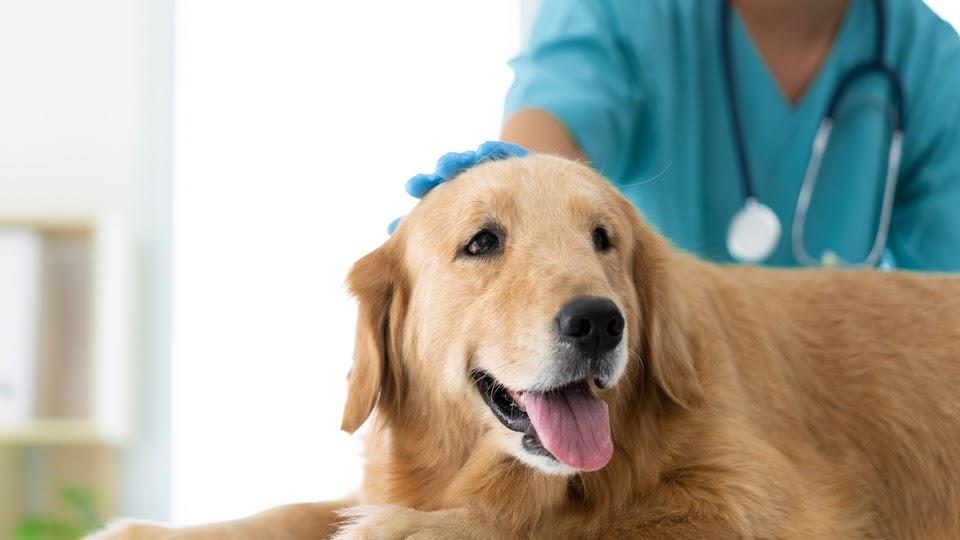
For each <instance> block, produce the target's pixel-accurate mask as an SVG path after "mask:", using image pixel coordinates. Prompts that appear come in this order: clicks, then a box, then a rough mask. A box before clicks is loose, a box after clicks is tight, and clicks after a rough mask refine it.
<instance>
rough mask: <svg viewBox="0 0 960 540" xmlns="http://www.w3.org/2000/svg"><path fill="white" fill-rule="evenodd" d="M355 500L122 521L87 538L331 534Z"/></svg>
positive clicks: (239, 539) (222, 539) (211, 539)
mask: <svg viewBox="0 0 960 540" xmlns="http://www.w3.org/2000/svg"><path fill="white" fill-rule="evenodd" d="M352 504H354V503H353V501H337V502H324V503H302V504H291V505H287V506H280V507H277V508H272V509H270V510H267V511H265V512H261V513H259V514H256V515H253V516H250V517H247V518H243V519H238V520H234V521H225V522H222V523H211V524H209V525H198V526H195V527H183V528H172V527H167V526H164V525H160V524H155V523H146V522H139V521H120V522H117V523H114V524H111V525H110V526H109V527H107V528H106V529H104V530H103V531H100V532H98V533H94V534H93V535H91V536H89V537H87V540H247V539H249V540H257V539H262V538H271V539H278V540H279V539H285V538H290V539H294V538H329V537H330V536H331V535H332V534H333V533H334V531H336V528H337V523H338V521H339V520H340V518H339V517H338V515H337V512H338V511H340V510H342V509H344V508H346V507H348V506H350V505H352Z"/></svg>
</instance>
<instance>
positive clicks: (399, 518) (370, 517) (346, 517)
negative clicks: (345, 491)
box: [333, 506, 478, 540]
mask: <svg viewBox="0 0 960 540" xmlns="http://www.w3.org/2000/svg"><path fill="white" fill-rule="evenodd" d="M340 517H341V525H340V528H339V530H338V531H337V534H336V535H334V537H333V540H400V539H414V540H448V539H450V540H452V539H455V538H456V539H463V538H478V535H477V531H475V530H471V527H470V526H469V525H468V523H466V522H464V521H459V522H458V521H457V520H456V517H455V516H454V515H451V514H450V513H449V512H444V511H439V512H420V511H418V510H412V509H410V508H404V507H402V506H354V507H352V508H348V509H346V510H343V511H341V512H340Z"/></svg>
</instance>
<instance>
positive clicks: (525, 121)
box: [500, 109, 587, 162]
mask: <svg viewBox="0 0 960 540" xmlns="http://www.w3.org/2000/svg"><path fill="white" fill-rule="evenodd" d="M500 140H502V141H506V142H511V143H514V144H519V145H520V146H522V147H524V148H526V149H527V150H530V151H532V152H540V153H544V154H553V155H556V156H562V157H565V158H567V159H572V160H576V161H582V162H586V161H587V157H586V156H585V155H584V154H583V150H581V149H580V145H579V144H577V141H575V140H574V139H573V136H572V135H570V132H569V131H568V130H567V126H565V125H563V122H561V121H560V120H559V119H557V117H556V116H554V115H553V114H551V113H549V112H547V111H545V110H543V109H523V110H520V111H517V112H515V113H514V114H512V115H510V117H509V118H507V121H506V122H504V124H503V129H502V131H501V132H500Z"/></svg>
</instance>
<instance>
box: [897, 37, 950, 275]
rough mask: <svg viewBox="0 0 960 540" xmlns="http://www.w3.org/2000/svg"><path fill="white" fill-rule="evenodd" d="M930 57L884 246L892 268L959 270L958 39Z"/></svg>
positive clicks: (913, 111) (908, 132)
mask: <svg viewBox="0 0 960 540" xmlns="http://www.w3.org/2000/svg"><path fill="white" fill-rule="evenodd" d="M949 37H950V39H951V40H953V43H951V45H952V47H944V49H947V50H950V51H951V54H947V55H944V56H941V57H940V58H937V59H936V61H935V62H934V65H935V66H936V72H937V73H938V75H937V76H936V77H934V79H933V80H930V81H929V82H925V83H924V85H923V86H922V87H921V88H922V90H920V93H919V94H918V95H917V96H916V97H915V99H914V100H913V101H912V103H913V104H914V106H913V107H908V114H911V116H910V118H909V124H908V125H907V130H906V132H905V134H904V144H905V147H904V157H905V161H904V168H903V170H902V172H901V181H900V185H899V186H898V187H897V195H896V199H895V203H894V209H893V216H892V220H891V224H890V237H889V241H888V244H887V246H888V249H889V251H890V253H891V255H893V259H894V263H895V265H896V267H898V268H902V269H907V270H924V271H953V272H955V271H960V99H958V97H957V96H960V42H958V41H957V37H956V34H950V36H949Z"/></svg>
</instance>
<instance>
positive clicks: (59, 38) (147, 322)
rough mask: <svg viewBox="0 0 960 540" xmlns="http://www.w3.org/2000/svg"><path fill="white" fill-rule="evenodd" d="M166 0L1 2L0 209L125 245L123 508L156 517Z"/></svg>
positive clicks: (163, 456)
mask: <svg viewBox="0 0 960 540" xmlns="http://www.w3.org/2000/svg"><path fill="white" fill-rule="evenodd" d="M172 10H173V4H172V0H84V1H82V2H77V1H74V0H22V1H17V0H0V216H36V215H44V216H47V217H55V216H58V215H77V214H80V215H85V214H86V215H90V214H99V213H111V214H115V215H119V216H125V217H126V218H127V219H128V220H129V222H130V223H131V232H132V236H133V239H134V241H135V250H136V253H135V256H136V265H137V268H138V272H137V280H138V285H139V287H138V290H139V291H140V295H139V297H138V298H136V299H135V301H136V304H137V305H138V309H139V310H138V317H137V320H136V321H135V324H134V326H135V327H136V328H137V334H138V335H137V336H136V339H135V341H136V343H137V344H138V348H137V355H136V358H135V362H136V364H137V369H138V371H139V375H140V381H141V382H142V383H143V384H142V385H141V386H139V387H138V389H137V391H136V392H135V395H137V396H138V398H139V399H138V403H137V404H136V405H137V410H136V414H137V424H136V426H135V429H136V433H135V435H136V437H137V438H136V440H135V443H134V444H133V445H132V446H131V447H130V448H129V449H127V451H126V460H125V467H126V470H127V473H128V474H127V475H126V476H127V477H128V478H134V477H135V478H136V482H132V481H131V482H128V483H126V484H125V486H124V487H125V488H126V489H125V490H124V497H123V505H124V512H125V513H127V514H131V515H142V516H154V517H159V518H162V517H165V516H166V514H167V513H168V505H169V502H168V499H169V496H168V495H169V480H168V479H169V468H168V451H167V446H168V439H169V436H168V423H169V417H168V416H169V415H168V410H167V406H166V404H167V401H168V398H167V392H168V391H167V389H166V388H167V385H166V378H167V372H168V369H169V366H168V361H167V358H166V354H165V351H166V346H165V343H166V342H167V341H168V335H167V332H166V327H167V324H166V318H167V310H168V285H167V282H168V275H169V271H168V264H169V263H168V261H169V256H168V255H169V202H170V196H169V189H170V170H171V156H170V151H171V143H170V137H171V121H172V111H171V109H172V106H171V74H172V68H171V59H172V44H171V36H172Z"/></svg>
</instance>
